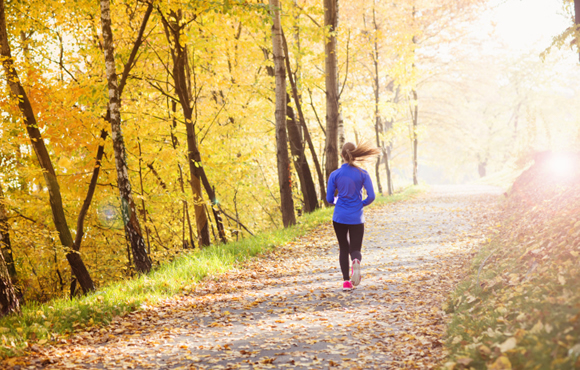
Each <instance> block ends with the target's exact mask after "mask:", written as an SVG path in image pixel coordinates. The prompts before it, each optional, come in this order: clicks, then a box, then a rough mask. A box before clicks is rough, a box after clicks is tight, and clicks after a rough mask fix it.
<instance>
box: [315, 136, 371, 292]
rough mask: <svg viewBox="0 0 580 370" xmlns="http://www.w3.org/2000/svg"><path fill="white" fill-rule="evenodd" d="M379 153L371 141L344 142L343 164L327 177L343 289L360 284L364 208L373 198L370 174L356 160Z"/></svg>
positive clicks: (327, 199)
mask: <svg viewBox="0 0 580 370" xmlns="http://www.w3.org/2000/svg"><path fill="white" fill-rule="evenodd" d="M378 154H380V150H379V149H377V148H374V147H373V146H372V145H371V144H370V143H367V142H365V143H361V144H359V146H358V147H357V146H355V145H354V144H353V143H345V144H344V146H343V147H342V151H341V155H342V159H343V161H344V162H345V163H344V164H343V165H342V166H341V167H340V168H339V169H338V170H336V171H334V172H332V173H331V174H330V177H329V178H328V189H327V191H326V201H327V202H328V203H330V204H334V205H335V207H334V214H333V216H332V223H333V225H334V231H335V232H336V238H337V239H338V245H339V247H340V254H339V257H338V259H339V261H340V269H341V270H342V277H343V279H344V282H343V284H342V290H352V289H353V285H359V284H360V280H361V274H360V262H361V260H362V254H361V252H360V251H361V247H362V241H363V235H364V230H365V224H364V222H365V219H364V215H363V207H364V206H368V205H369V204H371V203H372V202H373V201H374V200H375V192H374V190H373V182H372V181H371V177H370V176H369V174H368V172H367V171H365V170H363V169H362V168H360V167H359V166H358V165H357V164H356V163H355V162H359V161H364V160H366V159H369V157H371V156H376V155H378ZM363 187H364V188H365V189H366V191H367V197H366V199H364V200H363V199H362V189H363ZM336 190H338V196H337V197H335V196H334V193H335V191H336ZM349 255H350V259H351V260H352V270H351V271H349V264H350V263H349V258H348V257H349ZM349 272H352V274H349ZM351 275H352V276H351Z"/></svg>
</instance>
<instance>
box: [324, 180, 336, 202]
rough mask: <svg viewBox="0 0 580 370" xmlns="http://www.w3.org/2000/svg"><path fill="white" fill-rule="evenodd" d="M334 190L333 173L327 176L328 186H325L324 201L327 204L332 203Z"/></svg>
mask: <svg viewBox="0 0 580 370" xmlns="http://www.w3.org/2000/svg"><path fill="white" fill-rule="evenodd" d="M335 191H336V184H335V183H334V173H331V174H330V176H329V177H328V186H327V187H326V201H327V202H328V203H329V204H334V192H335Z"/></svg>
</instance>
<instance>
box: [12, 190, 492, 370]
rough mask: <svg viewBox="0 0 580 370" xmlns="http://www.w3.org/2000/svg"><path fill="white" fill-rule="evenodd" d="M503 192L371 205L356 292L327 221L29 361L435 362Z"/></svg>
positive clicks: (310, 365) (187, 365)
mask: <svg viewBox="0 0 580 370" xmlns="http://www.w3.org/2000/svg"><path fill="white" fill-rule="evenodd" d="M499 194H500V191H499V189H496V188H491V187H482V186H461V187H459V186H445V187H433V188H432V189H431V190H430V192H429V193H428V194H425V195H422V196H420V197H419V198H418V199H415V200H412V201H407V202H400V203H395V204H390V205H385V206H381V207H374V208H371V209H367V211H366V232H365V240H364V244H363V250H362V252H363V261H362V262H363V263H362V272H363V280H362V282H361V285H360V286H359V287H358V288H357V289H355V290H354V291H352V292H343V291H342V289H341V287H342V281H341V280H342V279H341V273H340V269H339V266H338V246H337V243H336V240H335V237H334V233H333V231H332V226H331V224H330V223H328V224H326V225H323V226H321V227H319V228H318V229H316V230H315V231H314V232H313V233H311V234H310V235H307V236H305V237H303V238H301V239H299V240H296V241H295V242H293V243H290V244H288V245H286V246H284V247H281V248H279V249H277V250H276V251H275V252H273V253H271V254H269V255H268V256H265V257H264V258H261V259H259V260H255V261H253V262H252V263H250V264H249V265H248V266H247V267H246V268H244V269H243V270H236V271H232V272H229V273H227V274H224V275H222V276H219V277H215V278H213V279H207V280H206V281H205V282H204V283H202V284H200V285H199V286H198V287H197V289H196V290H195V291H193V292H191V294H188V295H185V296H181V297H175V298H172V299H168V300H166V301H165V302H163V304H162V305H158V306H155V307H143V309H142V310H141V311H138V312H135V313H133V314H130V315H128V316H125V317H122V318H117V319H115V320H114V322H113V323H112V324H111V325H109V326H107V327H105V328H101V329H94V330H92V331H88V332H83V333H79V334H77V335H75V336H73V337H71V339H69V340H67V341H62V343H60V344H57V345H52V346H46V347H42V348H35V350H36V351H37V354H36V355H35V356H31V357H29V358H26V359H25V361H26V362H25V363H26V365H25V366H24V367H23V368H51V369H52V368H54V369H56V368H59V369H61V368H105V369H116V368H138V369H181V368H184V369H197V368H199V369H266V368H280V369H282V368H292V369H328V368H349V369H357V368H360V369H374V368H376V369H385V368H421V369H424V368H433V367H434V366H435V365H436V364H437V363H438V362H440V361H441V360H442V359H443V358H444V356H445V353H444V350H443V346H442V342H443V338H442V336H443V334H444V329H445V314H444V313H443V312H442V311H441V304H442V302H443V301H444V300H445V299H446V294H447V293H448V292H449V291H450V290H452V289H453V288H454V286H455V284H456V282H457V281H458V279H459V278H460V277H461V276H460V274H459V271H460V265H461V264H462V263H464V261H467V260H466V259H465V258H468V257H469V256H468V252H469V251H470V250H472V247H474V246H477V243H479V242H480V241H481V238H483V232H484V230H483V227H482V226H481V224H479V221H478V220H480V217H481V215H482V213H483V211H484V210H485V209H487V208H488V207H491V205H492V204H493V203H494V202H495V201H496V199H497V196H498V195H499ZM464 257H465V258H464Z"/></svg>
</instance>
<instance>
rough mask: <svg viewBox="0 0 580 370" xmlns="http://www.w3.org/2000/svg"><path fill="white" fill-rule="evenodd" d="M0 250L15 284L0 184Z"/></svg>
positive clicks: (2, 192)
mask: <svg viewBox="0 0 580 370" xmlns="http://www.w3.org/2000/svg"><path fill="white" fill-rule="evenodd" d="M0 248H1V250H2V255H3V256H4V260H5V261H6V267H7V268H8V272H9V274H10V278H11V279H12V281H13V282H14V284H16V282H17V281H18V275H17V274H16V266H15V265H14V257H13V255H12V243H11V242H10V226H9V225H8V214H7V212H6V207H5V206H4V191H3V190H2V185H1V184H0Z"/></svg>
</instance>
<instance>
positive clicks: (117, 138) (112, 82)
mask: <svg viewBox="0 0 580 370" xmlns="http://www.w3.org/2000/svg"><path fill="white" fill-rule="evenodd" d="M100 3H101V26H102V31H103V49H104V52H105V66H106V74H107V82H108V88H109V111H110V112H111V121H110V122H111V138H112V139H113V149H114V151H115V167H116V169H117V186H118V188H119V194H120V197H121V211H122V215H123V223H124V225H125V237H126V238H127V241H128V242H129V244H130V245H131V251H132V253H133V261H134V264H135V268H136V269H137V271H138V272H140V273H147V272H149V271H150V270H151V260H150V259H149V256H148V255H147V249H146V246H145V240H144V239H143V234H142V232H141V227H140V225H139V219H138V218H137V207H136V206H135V202H134V200H133V194H132V190H131V181H130V180H129V173H128V171H127V161H126V154H125V153H126V150H125V142H124V139H123V133H122V131H121V112H120V101H119V89H118V85H117V71H116V68H115V57H114V56H115V49H114V46H113V31H112V29H111V12H110V2H109V0H101V1H100Z"/></svg>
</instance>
